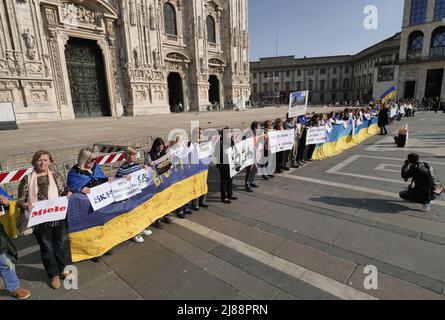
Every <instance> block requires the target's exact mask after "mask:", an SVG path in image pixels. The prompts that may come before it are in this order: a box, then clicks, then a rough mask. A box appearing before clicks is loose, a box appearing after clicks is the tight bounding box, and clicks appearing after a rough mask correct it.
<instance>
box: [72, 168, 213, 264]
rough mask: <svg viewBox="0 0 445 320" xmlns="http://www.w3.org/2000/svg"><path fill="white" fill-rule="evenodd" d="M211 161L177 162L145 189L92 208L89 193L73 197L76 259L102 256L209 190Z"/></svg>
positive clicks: (74, 250)
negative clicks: (208, 162) (205, 162)
mask: <svg viewBox="0 0 445 320" xmlns="http://www.w3.org/2000/svg"><path fill="white" fill-rule="evenodd" d="M207 176H208V165H205V164H199V165H198V164H196V165H190V164H177V165H174V166H172V168H171V169H170V170H169V171H167V172H166V173H164V174H162V175H158V176H156V177H154V178H153V182H152V183H151V184H150V186H149V187H148V188H145V189H143V190H142V193H141V194H139V195H136V196H134V197H132V198H130V199H128V200H125V201H121V202H118V203H113V204H111V205H109V206H107V207H105V208H103V209H101V210H98V211H93V209H92V208H91V205H90V202H89V200H88V198H87V196H86V195H84V194H75V195H73V196H72V197H71V198H70V202H69V206H68V213H67V222H68V231H69V238H70V245H71V257H72V261H73V262H78V261H82V260H87V259H91V258H94V257H99V256H101V255H103V254H104V253H105V252H107V251H108V250H110V249H111V248H113V247H114V246H116V245H118V244H120V243H122V242H124V241H127V240H129V239H131V238H132V237H134V236H136V235H137V234H139V233H140V232H142V231H143V230H144V229H145V228H147V227H148V226H149V225H151V224H152V223H153V222H155V221H156V220H158V219H159V218H162V217H163V216H165V215H166V214H168V213H170V212H172V211H174V210H176V209H178V208H180V207H181V206H183V205H185V204H187V203H188V202H190V201H191V200H193V199H196V198H198V197H200V196H202V195H204V194H206V193H207V192H208V187H207Z"/></svg>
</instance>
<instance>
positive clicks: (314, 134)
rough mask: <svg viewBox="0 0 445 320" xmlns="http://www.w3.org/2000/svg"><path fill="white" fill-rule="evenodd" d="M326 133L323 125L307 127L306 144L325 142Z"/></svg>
mask: <svg viewBox="0 0 445 320" xmlns="http://www.w3.org/2000/svg"><path fill="white" fill-rule="evenodd" d="M327 139H328V135H327V132H326V128H325V127H315V128H308V129H307V136H306V145H307V146H308V145H311V144H319V143H325V142H326V141H327Z"/></svg>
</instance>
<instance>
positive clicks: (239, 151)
mask: <svg viewBox="0 0 445 320" xmlns="http://www.w3.org/2000/svg"><path fill="white" fill-rule="evenodd" d="M254 149H255V148H254V139H253V138H250V139H247V140H243V141H241V142H239V143H237V144H236V145H235V146H234V147H232V148H230V149H227V150H226V151H225V152H227V155H228V159H229V166H230V177H234V176H236V175H237V174H238V173H240V172H241V171H242V170H244V169H245V168H247V167H248V166H251V165H253V164H254V162H255V160H254V152H255V150H254Z"/></svg>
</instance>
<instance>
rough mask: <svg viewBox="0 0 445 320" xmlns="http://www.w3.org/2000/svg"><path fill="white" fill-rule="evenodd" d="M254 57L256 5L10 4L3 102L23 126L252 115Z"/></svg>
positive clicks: (0, 83)
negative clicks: (224, 110) (245, 111)
mask: <svg viewBox="0 0 445 320" xmlns="http://www.w3.org/2000/svg"><path fill="white" fill-rule="evenodd" d="M248 49H249V37H248V20H247V0H190V1H184V0H107V1H106V0H70V1H64V0H2V1H0V102H1V101H7V102H13V103H14V108H15V112H16V116H17V119H18V121H19V122H23V121H43V120H60V119H74V118H80V117H94V116H115V117H120V116H123V115H130V116H136V115H147V114H153V113H168V112H171V111H175V110H177V107H178V106H180V105H182V107H183V109H184V110H186V111H205V110H207V108H208V106H209V104H210V103H213V102H217V103H219V104H220V105H221V106H223V107H224V106H230V105H236V106H239V107H242V106H243V104H244V103H245V101H246V100H247V99H248V97H249V95H250V85H249V63H248V61H249V55H248ZM0 112H1V110H0Z"/></svg>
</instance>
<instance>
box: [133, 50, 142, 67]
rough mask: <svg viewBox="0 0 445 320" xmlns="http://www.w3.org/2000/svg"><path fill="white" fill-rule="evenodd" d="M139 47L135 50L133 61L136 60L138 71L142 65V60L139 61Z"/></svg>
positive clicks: (135, 65)
mask: <svg viewBox="0 0 445 320" xmlns="http://www.w3.org/2000/svg"><path fill="white" fill-rule="evenodd" d="M138 51H139V50H138V47H136V48H134V49H133V59H134V67H135V68H136V69H138V68H139V67H140V65H141V60H140V59H139V52H138Z"/></svg>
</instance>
